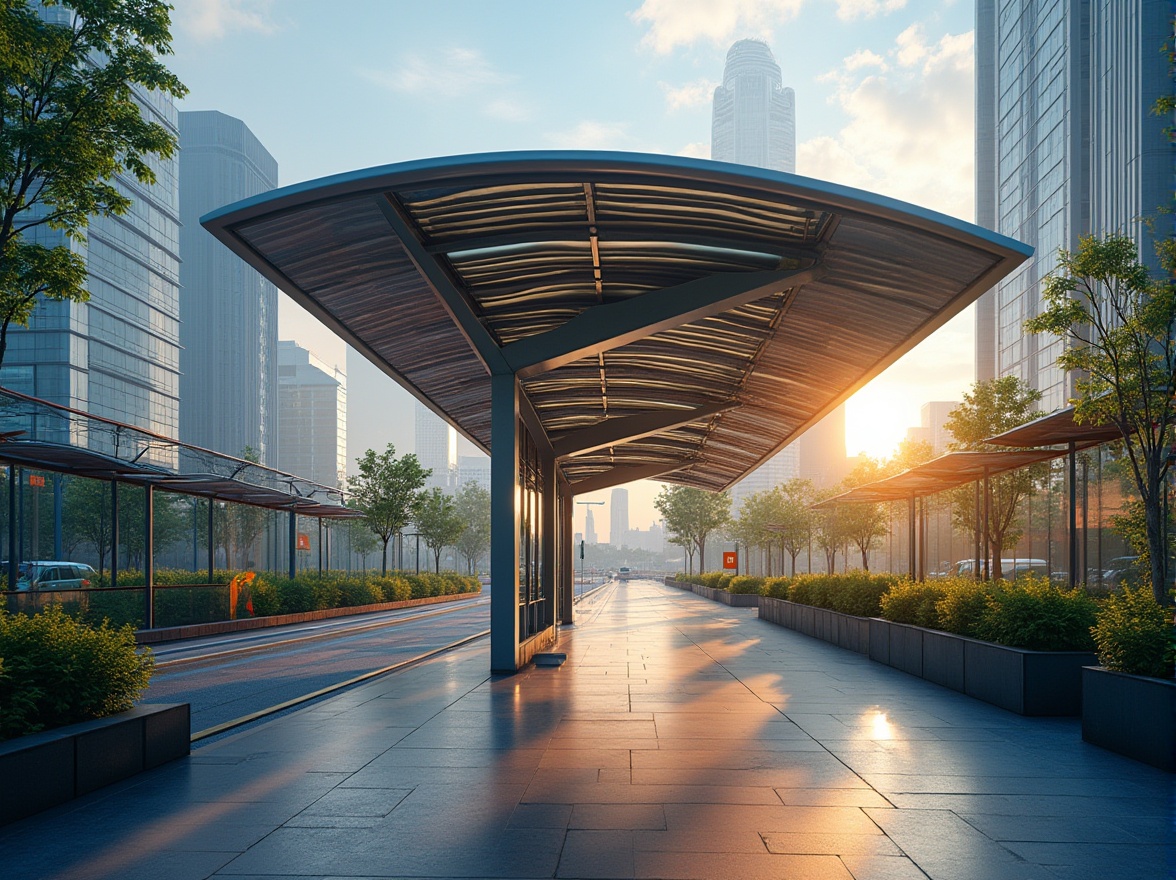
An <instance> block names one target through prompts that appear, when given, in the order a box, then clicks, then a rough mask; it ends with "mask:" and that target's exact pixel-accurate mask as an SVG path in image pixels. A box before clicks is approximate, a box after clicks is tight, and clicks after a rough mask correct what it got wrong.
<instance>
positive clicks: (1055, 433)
mask: <svg viewBox="0 0 1176 880" xmlns="http://www.w3.org/2000/svg"><path fill="white" fill-rule="evenodd" d="M1122 439H1123V433H1122V432H1121V431H1120V430H1119V428H1118V427H1117V426H1115V425H1111V424H1106V425H1091V424H1083V425H1080V424H1078V423H1077V422H1075V421H1074V407H1072V406H1071V407H1067V408H1066V409H1060V410H1058V411H1057V412H1052V413H1050V414H1049V415H1046V416H1042V417H1041V418H1039V419H1034V420H1033V421H1031V422H1027V423H1026V424H1024V425H1019V426H1017V427H1016V428H1012V429H1011V430H1008V431H1005V432H1004V433H1003V434H997V435H996V436H995V437H989V438H988V439H987V440H985V441H984V442H985V443H992V444H993V445H996V446H1025V447H1029V446H1057V445H1061V444H1066V445H1069V444H1070V443H1074V444H1076V446H1077V448H1079V449H1085V448H1087V447H1090V446H1097V445H1098V444H1099V443H1109V442H1111V441H1113V440H1122Z"/></svg>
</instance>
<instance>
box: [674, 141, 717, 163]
mask: <svg viewBox="0 0 1176 880" xmlns="http://www.w3.org/2000/svg"><path fill="white" fill-rule="evenodd" d="M674 155H676V156H687V157H688V158H691V159H709V158H710V141H695V142H694V143H692V144H686V145H685V146H684V147H681V148H680V149H678V150H677V151H675V153H674Z"/></svg>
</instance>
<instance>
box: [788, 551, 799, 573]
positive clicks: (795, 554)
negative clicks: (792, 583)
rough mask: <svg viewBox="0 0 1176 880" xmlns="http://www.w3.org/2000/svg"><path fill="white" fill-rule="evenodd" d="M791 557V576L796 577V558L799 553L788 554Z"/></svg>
mask: <svg viewBox="0 0 1176 880" xmlns="http://www.w3.org/2000/svg"><path fill="white" fill-rule="evenodd" d="M790 555H791V556H792V576H793V577H796V557H797V556H799V555H800V551H799V550H797V551H796V552H795V553H791V554H790Z"/></svg>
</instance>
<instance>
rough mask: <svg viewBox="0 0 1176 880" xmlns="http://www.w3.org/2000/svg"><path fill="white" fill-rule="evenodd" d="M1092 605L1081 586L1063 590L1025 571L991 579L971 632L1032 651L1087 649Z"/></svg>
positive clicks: (1094, 607) (1094, 606)
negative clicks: (1014, 577) (1010, 577)
mask: <svg viewBox="0 0 1176 880" xmlns="http://www.w3.org/2000/svg"><path fill="white" fill-rule="evenodd" d="M1097 610H1098V605H1097V604H1096V603H1095V601H1094V600H1093V599H1091V598H1090V596H1088V595H1086V593H1085V592H1084V591H1082V590H1081V589H1074V590H1064V589H1062V588H1061V587H1058V586H1055V585H1054V584H1051V583H1050V582H1049V580H1048V579H1047V578H1044V577H1040V576H1035V575H1029V576H1026V577H1022V578H1018V579H1017V580H1016V581H1014V582H1013V583H1011V584H1010V583H1008V582H998V583H997V584H995V585H993V590H992V592H991V593H990V594H989V596H988V600H987V607H986V608H985V610H984V613H983V615H982V617H981V619H980V624H979V626H978V627H977V630H976V636H977V638H981V639H984V640H985V641H989V642H996V643H998V644H1001V645H1008V646H1009V647H1011V648H1028V649H1029V650H1033V651H1090V650H1093V649H1094V639H1093V637H1092V636H1091V634H1090V631H1091V628H1092V627H1093V626H1094V622H1095V612H1096V611H1097Z"/></svg>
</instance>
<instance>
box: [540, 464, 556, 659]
mask: <svg viewBox="0 0 1176 880" xmlns="http://www.w3.org/2000/svg"><path fill="white" fill-rule="evenodd" d="M539 480H540V490H541V491H540V493H539V503H540V510H539V591H540V595H541V596H542V597H543V599H544V603H543V620H542V623H541V626H540V629H544V628H546V627H548V626H556V634H557V637H558V634H559V628H558V623H559V596H558V590H559V581H558V580H557V577H556V574H557V560H558V559H559V556H558V553H559V548H558V546H557V545H556V525H555V524H556V519H557V517H558V516H559V513H560V511H558V510H557V505H558V504H559V500H558V499H557V498H556V489H557V482H556V479H555V459H554V458H547V457H544V458H542V459H541V460H540V462H539Z"/></svg>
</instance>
